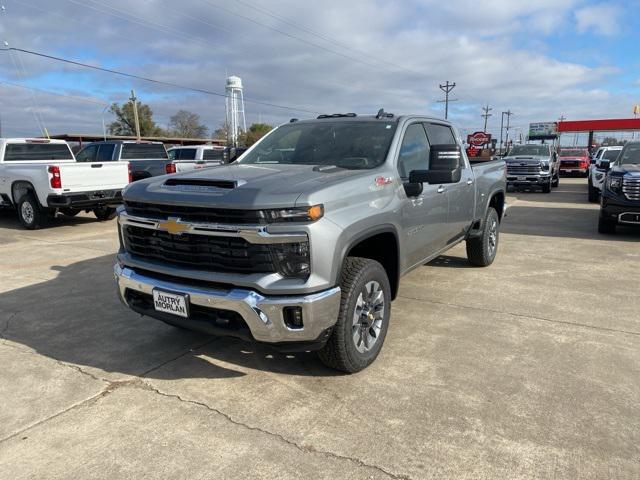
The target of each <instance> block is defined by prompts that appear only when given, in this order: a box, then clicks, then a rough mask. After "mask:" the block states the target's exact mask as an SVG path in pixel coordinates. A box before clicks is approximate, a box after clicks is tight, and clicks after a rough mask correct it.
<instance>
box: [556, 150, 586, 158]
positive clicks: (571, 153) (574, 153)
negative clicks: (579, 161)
mask: <svg viewBox="0 0 640 480" xmlns="http://www.w3.org/2000/svg"><path fill="white" fill-rule="evenodd" d="M560 156H561V157H586V156H587V151H586V150H562V151H561V152H560Z"/></svg>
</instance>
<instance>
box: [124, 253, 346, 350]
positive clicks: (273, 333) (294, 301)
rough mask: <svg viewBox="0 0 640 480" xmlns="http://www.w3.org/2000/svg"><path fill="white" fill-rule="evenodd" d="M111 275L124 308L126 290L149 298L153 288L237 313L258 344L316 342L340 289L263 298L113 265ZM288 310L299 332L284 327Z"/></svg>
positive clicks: (332, 315)
mask: <svg viewBox="0 0 640 480" xmlns="http://www.w3.org/2000/svg"><path fill="white" fill-rule="evenodd" d="M113 271H114V276H115V280H116V284H117V286H118V294H119V297H120V300H121V301H122V302H123V303H124V304H125V305H127V303H126V297H125V292H126V290H127V289H131V290H134V291H137V292H142V293H146V294H148V295H153V290H154V289H156V288H157V289H160V290H165V291H168V292H172V293H176V294H179V295H188V296H189V302H190V303H191V304H194V305H199V306H202V307H209V308H218V309H223V310H231V311H234V312H237V313H239V314H240V315H241V316H242V318H243V319H244V321H245V322H246V324H247V326H248V327H249V330H251V335H253V337H254V338H255V339H256V340H257V341H260V342H268V343H275V342H287V341H290V342H300V341H313V340H316V339H317V338H318V337H319V336H320V334H322V332H323V331H325V330H326V329H327V328H329V327H332V326H333V325H335V323H336V321H337V319H338V310H339V309H340V287H334V288H330V289H329V290H324V291H322V292H318V293H311V294H308V295H295V296H293V295H292V296H265V295H262V294H260V293H258V292H256V291H254V290H248V289H242V288H232V289H230V290H214V289H210V288H205V287H195V286H188V285H183V284H179V283H174V282H169V281H166V280H158V279H156V278H152V277H149V276H146V275H141V274H138V273H136V272H135V271H134V270H133V269H131V268H128V267H121V266H120V265H119V264H117V263H116V264H115V266H114V267H113ZM185 281H186V280H185ZM127 306H128V305H127ZM288 306H292V307H300V308H302V318H303V324H304V326H303V328H300V329H290V328H288V327H287V326H286V325H285V323H284V318H283V315H282V310H283V308H284V307H288ZM177 318H178V317H177Z"/></svg>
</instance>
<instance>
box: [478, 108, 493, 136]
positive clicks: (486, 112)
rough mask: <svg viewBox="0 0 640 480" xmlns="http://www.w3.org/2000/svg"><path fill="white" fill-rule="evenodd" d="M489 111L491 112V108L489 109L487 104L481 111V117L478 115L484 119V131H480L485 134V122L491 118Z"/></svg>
mask: <svg viewBox="0 0 640 480" xmlns="http://www.w3.org/2000/svg"><path fill="white" fill-rule="evenodd" d="M491 110H493V108H491V107H490V106H489V104H488V103H487V105H486V106H485V107H482V111H483V112H484V113H483V114H482V115H480V116H481V117H482V118H484V130H482V131H483V132H485V133H487V120H489V117H492V116H493V114H492V113H489V112H490V111H491Z"/></svg>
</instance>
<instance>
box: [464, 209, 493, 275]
mask: <svg viewBox="0 0 640 480" xmlns="http://www.w3.org/2000/svg"><path fill="white" fill-rule="evenodd" d="M499 240H500V217H498V212H496V210H495V208H493V207H489V209H488V211H487V215H486V217H485V219H484V227H483V229H482V234H481V235H480V236H479V237H473V238H469V239H467V259H468V260H469V263H470V264H471V265H475V266H477V267H487V266H489V265H491V264H492V263H493V261H494V260H495V258H496V254H497V253H498V242H499Z"/></svg>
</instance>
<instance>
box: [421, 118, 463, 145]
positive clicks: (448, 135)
mask: <svg viewBox="0 0 640 480" xmlns="http://www.w3.org/2000/svg"><path fill="white" fill-rule="evenodd" d="M426 128H427V136H428V137H429V143H431V145H453V144H455V143H457V142H456V139H455V137H454V136H453V132H452V131H451V128H450V127H447V126H446V125H438V124H436V123H427V124H426Z"/></svg>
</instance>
